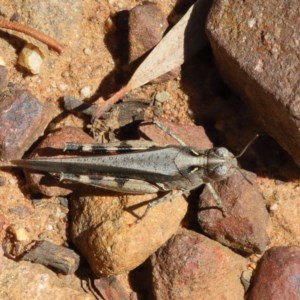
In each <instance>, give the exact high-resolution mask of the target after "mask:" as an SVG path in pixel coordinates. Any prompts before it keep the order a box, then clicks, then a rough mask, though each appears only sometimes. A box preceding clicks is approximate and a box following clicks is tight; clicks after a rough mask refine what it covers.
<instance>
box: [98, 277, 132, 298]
mask: <svg viewBox="0 0 300 300" xmlns="http://www.w3.org/2000/svg"><path fill="white" fill-rule="evenodd" d="M93 284H94V287H95V288H96V289H97V292H98V293H99V295H101V296H102V297H103V299H109V300H119V299H122V300H132V298H131V297H130V294H129V293H128V292H127V291H126V289H125V287H124V285H123V284H122V282H121V281H120V280H119V278H118V276H112V277H109V278H105V277H102V278H99V279H95V280H94V282H93Z"/></svg>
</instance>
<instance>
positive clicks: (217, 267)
mask: <svg viewBox="0 0 300 300" xmlns="http://www.w3.org/2000/svg"><path fill="white" fill-rule="evenodd" d="M151 261H152V265H153V277H154V278H153V282H154V294H155V296H156V299H161V300H167V299H173V300H177V299H178V300H179V299H243V295H244V289H243V285H242V284H241V282H240V275H241V273H242V271H243V269H245V268H246V259H244V258H243V257H241V256H239V255H237V254H235V253H233V252H232V251H231V250H229V249H228V248H226V247H224V246H222V245H221V244H219V243H217V242H215V241H213V240H210V239H209V238H207V237H205V236H204V235H201V234H199V233H196V232H192V231H188V230H184V231H182V232H180V233H178V234H176V235H175V236H174V237H172V238H171V239H170V240H169V241H168V242H167V244H166V245H165V246H164V247H163V248H161V249H160V250H159V251H158V252H157V253H155V254H154V255H152V257H151Z"/></svg>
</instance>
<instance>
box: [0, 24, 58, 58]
mask: <svg viewBox="0 0 300 300" xmlns="http://www.w3.org/2000/svg"><path fill="white" fill-rule="evenodd" d="M0 28H5V29H11V30H15V31H19V32H22V33H25V34H27V35H29V36H31V37H33V38H35V39H37V40H39V41H40V42H42V43H44V44H46V45H47V46H48V47H50V48H52V49H53V50H55V51H56V52H58V53H59V54H61V53H62V51H63V46H62V45H60V44H59V43H58V42H57V41H55V40H54V39H52V38H51V37H49V36H47V35H46V34H44V33H42V32H40V31H37V30H36V29H33V28H31V27H28V26H27V25H24V24H20V23H17V22H11V21H8V20H4V19H0Z"/></svg>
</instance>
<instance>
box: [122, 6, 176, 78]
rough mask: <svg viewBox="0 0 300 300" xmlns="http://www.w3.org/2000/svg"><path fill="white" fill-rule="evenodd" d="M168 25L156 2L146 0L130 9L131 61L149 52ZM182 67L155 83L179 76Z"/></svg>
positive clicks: (129, 36)
mask: <svg viewBox="0 0 300 300" xmlns="http://www.w3.org/2000/svg"><path fill="white" fill-rule="evenodd" d="M167 27H168V22H167V18H166V16H165V15H164V14H163V13H162V12H161V11H160V9H159V8H158V7H157V6H156V4H154V3H149V2H146V3H144V4H142V5H138V6H136V7H134V8H133V9H132V10H130V11H129V18H128V40H129V63H132V62H134V61H136V60H137V59H138V58H141V57H142V56H143V55H145V54H147V53H148V52H149V51H150V50H151V49H152V48H154V47H155V46H156V45H157V44H158V43H159V42H160V40H161V39H162V37H163V34H164V32H165V31H166V29H167ZM179 74H180V68H176V69H175V70H172V71H170V72H168V73H166V74H164V75H162V76H160V77H159V78H157V79H155V80H154V81H155V83H159V82H165V81H168V80H171V79H173V78H175V77H177V76H178V75H179Z"/></svg>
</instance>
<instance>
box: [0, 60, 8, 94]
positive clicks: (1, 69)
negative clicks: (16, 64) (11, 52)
mask: <svg viewBox="0 0 300 300" xmlns="http://www.w3.org/2000/svg"><path fill="white" fill-rule="evenodd" d="M0 60H1V58H0ZM7 83H8V80H7V69H6V67H5V65H1V61H0V91H1V90H2V89H3V88H5V87H6V86H7Z"/></svg>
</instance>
